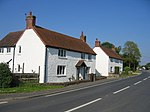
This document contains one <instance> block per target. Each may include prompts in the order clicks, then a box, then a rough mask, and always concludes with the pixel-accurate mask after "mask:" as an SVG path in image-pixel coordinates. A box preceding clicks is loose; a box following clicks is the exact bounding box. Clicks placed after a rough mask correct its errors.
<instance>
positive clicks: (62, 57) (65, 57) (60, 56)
mask: <svg viewBox="0 0 150 112" xmlns="http://www.w3.org/2000/svg"><path fill="white" fill-rule="evenodd" d="M58 58H59V59H67V57H61V56H58Z"/></svg>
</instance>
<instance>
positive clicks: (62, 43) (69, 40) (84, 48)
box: [34, 26, 96, 55]
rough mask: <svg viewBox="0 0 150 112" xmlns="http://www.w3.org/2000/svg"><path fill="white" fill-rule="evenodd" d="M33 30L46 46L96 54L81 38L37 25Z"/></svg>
mask: <svg viewBox="0 0 150 112" xmlns="http://www.w3.org/2000/svg"><path fill="white" fill-rule="evenodd" d="M34 30H35V32H36V33H37V35H38V36H39V37H40V38H41V40H42V41H43V43H44V44H45V45H46V46H50V47H56V48H63V49H67V50H72V51H78V52H84V53H88V54H94V55H96V54H95V52H94V51H93V50H92V49H91V48H90V47H89V45H88V44H87V43H86V42H83V41H82V40H81V39H77V38H73V37H70V36H67V35H64V34H60V33H57V32H54V31H51V30H47V29H45V28H42V27H38V26H36V27H34Z"/></svg>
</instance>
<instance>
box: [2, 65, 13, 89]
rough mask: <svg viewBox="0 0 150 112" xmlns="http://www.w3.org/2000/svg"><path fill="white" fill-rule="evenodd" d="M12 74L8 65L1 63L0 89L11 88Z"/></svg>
mask: <svg viewBox="0 0 150 112" xmlns="http://www.w3.org/2000/svg"><path fill="white" fill-rule="evenodd" d="M12 78H13V77H12V74H11V71H10V69H9V66H8V65H7V64H6V63H0V88H5V87H10V86H11V82H12Z"/></svg>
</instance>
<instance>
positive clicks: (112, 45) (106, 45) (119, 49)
mask: <svg viewBox="0 0 150 112" xmlns="http://www.w3.org/2000/svg"><path fill="white" fill-rule="evenodd" d="M101 45H102V46H103V47H106V48H108V49H114V50H115V52H116V53H117V54H120V51H121V46H119V47H115V46H114V44H112V43H109V42H103V43H102V44H101Z"/></svg>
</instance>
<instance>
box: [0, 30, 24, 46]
mask: <svg viewBox="0 0 150 112" xmlns="http://www.w3.org/2000/svg"><path fill="white" fill-rule="evenodd" d="M23 32H24V31H17V32H10V33H9V34H7V35H6V36H5V37H4V38H3V39H2V40H1V41H0V47H12V46H15V45H16V43H17V42H18V40H19V38H20V37H21V35H22V34H23Z"/></svg>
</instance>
